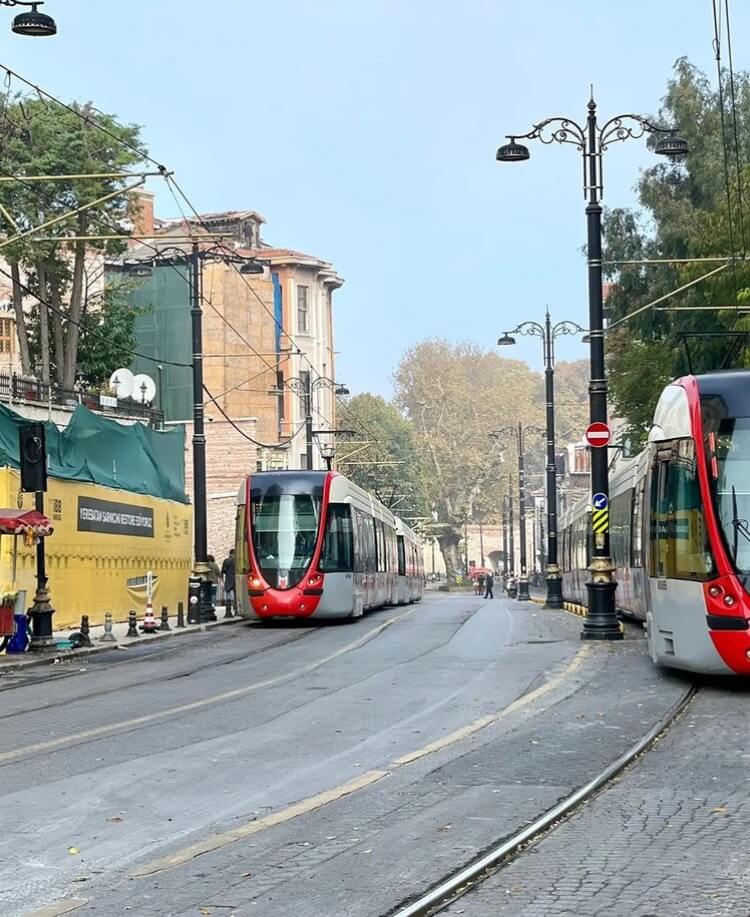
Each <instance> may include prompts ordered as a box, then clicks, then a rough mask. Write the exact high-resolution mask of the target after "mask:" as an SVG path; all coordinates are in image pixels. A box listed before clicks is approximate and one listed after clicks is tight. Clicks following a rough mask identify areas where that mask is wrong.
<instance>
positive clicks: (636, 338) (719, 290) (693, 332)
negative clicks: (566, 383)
mask: <svg viewBox="0 0 750 917" xmlns="http://www.w3.org/2000/svg"><path fill="white" fill-rule="evenodd" d="M723 82H724V106H725V129H724V131H722V123H721V109H720V105H719V98H718V92H717V91H715V90H713V89H712V87H711V83H710V81H709V79H708V78H707V76H706V75H705V74H703V73H702V72H701V71H700V70H698V69H697V68H696V67H694V66H693V65H692V64H690V63H689V62H688V61H687V60H686V59H684V58H682V59H680V60H678V61H677V62H676V64H675V68H674V77H673V79H672V80H670V82H669V84H668V86H667V92H666V95H665V97H664V99H663V104H662V108H661V111H660V113H659V117H658V119H655V120H658V121H659V122H661V123H668V124H675V125H677V126H678V127H679V130H680V133H681V135H682V136H684V137H685V139H686V140H687V141H688V143H689V145H690V153H689V155H688V156H687V158H686V160H685V161H684V162H683V163H668V162H665V163H659V164H657V165H655V166H653V167H652V168H650V169H648V170H646V171H645V172H644V173H643V175H642V177H641V180H640V182H639V185H638V196H639V202H640V205H641V208H642V209H641V210H640V211H633V210H628V209H616V210H611V211H608V212H607V213H606V214H605V221H604V231H605V251H604V260H605V261H618V262H622V261H628V260H643V259H678V258H679V259H689V258H712V257H713V258H718V257H725V256H728V255H730V254H731V253H744V252H745V250H746V248H747V245H748V243H750V172H749V171H748V169H747V168H746V167H745V166H744V165H743V164H744V163H746V162H748V161H750V132H749V131H748V127H749V126H750V78H749V77H748V74H746V73H740V74H735V76H734V96H735V100H736V118H737V138H738V141H739V148H738V150H737V155H736V156H735V148H734V140H735V135H734V122H733V120H732V113H731V110H730V107H729V104H728V103H729V100H730V99H731V87H730V86H729V84H728V77H727V75H726V74H725V75H724V79H723ZM654 142H655V139H654V138H651V145H652V146H653V143H654ZM725 143H726V151H727V154H726V155H727V158H726V163H725ZM738 162H739V167H738ZM725 165H726V166H727V169H726V170H725ZM728 199H729V206H728ZM730 212H731V214H732V220H731V222H730V219H729V213H730ZM717 268H719V270H718V271H717V272H716V273H714V274H713V275H712V276H710V277H707V278H705V279H703V280H699V278H700V277H701V276H702V275H705V274H707V273H708V272H709V271H712V270H715V269H717ZM608 275H609V279H610V280H611V281H612V283H613V286H612V291H611V293H610V295H609V297H608V299H607V306H608V309H609V316H610V322H612V323H614V322H616V321H617V320H618V319H621V318H623V317H624V316H625V315H628V314H630V313H636V312H637V310H638V309H639V308H640V307H642V306H645V305H646V304H648V303H650V302H652V301H653V300H656V299H657V298H659V297H662V296H664V297H667V296H668V294H673V295H669V296H668V298H666V299H665V300H664V301H663V302H662V303H660V304H659V305H660V306H663V307H664V306H668V307H670V308H673V309H674V308H685V307H695V306H726V309H724V310H719V311H713V310H711V311H708V310H697V309H690V310H688V311H684V312H675V311H662V310H660V309H655V308H647V309H644V311H642V312H640V313H638V314H635V315H634V317H633V318H631V319H629V320H627V321H626V322H624V323H622V324H620V325H618V326H617V327H616V328H613V330H612V331H610V332H609V334H608V335H607V357H608V363H609V378H610V382H611V392H612V398H613V406H614V408H615V410H616V411H617V412H618V413H619V414H620V415H622V416H624V417H626V418H627V419H628V420H629V421H630V424H631V428H632V432H634V433H636V434H640V435H643V433H644V432H645V431H646V430H647V429H648V426H649V424H650V422H651V417H652V416H653V409H654V406H655V403H656V400H657V398H658V396H659V393H660V391H661V389H662V388H663V386H664V385H665V384H666V383H667V382H669V381H670V380H671V379H674V378H676V377H679V376H680V375H684V374H685V373H687V372H690V371H692V372H705V371H708V370H711V369H718V368H725V367H730V366H745V365H747V361H748V348H747V346H746V344H745V342H744V338H742V337H738V336H737V335H735V334H733V332H737V331H747V330H750V323H748V319H747V318H746V317H744V316H743V315H742V314H741V313H739V312H738V310H737V306H738V305H741V304H742V303H743V302H745V301H747V299H748V298H750V267H748V266H747V265H746V263H745V262H743V261H737V262H735V263H734V265H728V266H727V265H725V266H723V267H722V262H709V261H706V262H692V263H673V264H649V265H642V264H641V265H623V264H618V265H610V266H609V268H608ZM693 281H698V282H697V283H694V284H692V285H690V286H688V284H691V283H692V282H693ZM678 288H684V289H682V290H681V291H680V292H677V293H673V291H675V290H677V289H678ZM707 332H711V333H712V334H711V335H710V336H709V335H708V334H707ZM717 332H729V334H727V335H726V336H723V335H722V336H719V335H718V334H716V333H717Z"/></svg>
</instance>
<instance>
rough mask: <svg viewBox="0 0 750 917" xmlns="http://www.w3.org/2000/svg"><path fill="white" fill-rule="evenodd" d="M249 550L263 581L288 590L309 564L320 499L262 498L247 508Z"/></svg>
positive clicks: (297, 495) (309, 496) (286, 496)
mask: <svg viewBox="0 0 750 917" xmlns="http://www.w3.org/2000/svg"><path fill="white" fill-rule="evenodd" d="M251 512H252V531H253V547H254V549H255V557H256V559H257V561H258V566H259V567H260V571H261V573H262V574H263V577H264V578H265V580H266V581H267V582H268V583H269V585H271V586H273V587H274V588H275V589H290V588H291V587H292V586H295V585H296V584H297V583H298V582H299V581H300V580H301V579H302V577H303V576H304V573H305V570H306V569H307V567H308V566H309V564H310V561H311V560H312V556H313V553H314V551H315V542H316V540H317V533H318V519H319V513H320V499H319V498H318V497H317V496H313V495H310V494H285V493H282V494H264V495H262V496H260V497H257V498H255V499H253V501H252V504H251Z"/></svg>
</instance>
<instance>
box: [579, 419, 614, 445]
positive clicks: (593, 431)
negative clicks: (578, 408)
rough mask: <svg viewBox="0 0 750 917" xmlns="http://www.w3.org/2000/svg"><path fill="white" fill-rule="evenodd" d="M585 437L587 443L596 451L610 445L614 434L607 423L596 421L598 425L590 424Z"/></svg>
mask: <svg viewBox="0 0 750 917" xmlns="http://www.w3.org/2000/svg"><path fill="white" fill-rule="evenodd" d="M585 435H586V442H587V443H588V444H589V446H592V447H593V448H594V449H601V448H602V447H603V446H608V445H609V440H610V437H611V435H612V434H611V433H610V430H609V427H608V426H607V425H606V423H602V422H601V421H596V423H592V424H589V426H588V429H587V430H586V434H585Z"/></svg>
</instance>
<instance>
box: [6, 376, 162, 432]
mask: <svg viewBox="0 0 750 917" xmlns="http://www.w3.org/2000/svg"><path fill="white" fill-rule="evenodd" d="M0 401H5V402H8V403H9V404H11V405H12V404H36V405H39V406H40V407H43V406H44V405H56V406H60V407H64V408H68V409H70V410H73V409H74V408H75V407H76V406H77V405H79V404H82V405H84V407H87V408H89V409H90V410H92V411H96V412H97V413H98V414H111V415H113V416H117V417H136V418H144V419H146V420H148V422H149V423H150V424H151V425H152V426H154V427H157V428H160V427H161V426H162V425H163V422H164V414H163V412H162V411H161V410H159V409H157V408H154V407H152V406H151V405H148V404H139V403H138V402H137V401H130V400H127V401H120V400H118V399H117V398H113V397H111V396H109V395H103V394H101V393H99V392H82V391H70V390H68V389H64V388H63V387H62V386H61V385H58V384H56V383H51V384H50V385H45V384H44V383H43V382H40V381H39V380H38V379H30V378H28V377H27V376H18V375H16V374H15V373H11V374H7V373H0Z"/></svg>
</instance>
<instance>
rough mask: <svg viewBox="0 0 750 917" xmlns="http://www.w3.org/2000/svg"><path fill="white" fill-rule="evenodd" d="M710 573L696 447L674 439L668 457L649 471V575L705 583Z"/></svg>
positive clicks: (710, 563)
mask: <svg viewBox="0 0 750 917" xmlns="http://www.w3.org/2000/svg"><path fill="white" fill-rule="evenodd" d="M661 451H662V455H663V454H664V450H663V449H662V450H661ZM712 572H713V559H712V557H711V550H710V547H709V543H708V535H707V532H706V524H705V518H704V515H703V505H702V500H701V493H700V485H699V482H698V475H697V469H696V466H695V446H694V444H693V441H692V440H690V439H681V440H675V441H674V443H673V444H672V450H671V453H670V455H669V457H667V458H660V460H659V461H658V462H657V466H656V467H655V468H654V469H653V471H652V484H651V573H652V575H655V576H660V577H667V578H669V579H690V580H704V579H707V578H708V577H709V576H710V575H711V574H712Z"/></svg>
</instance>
